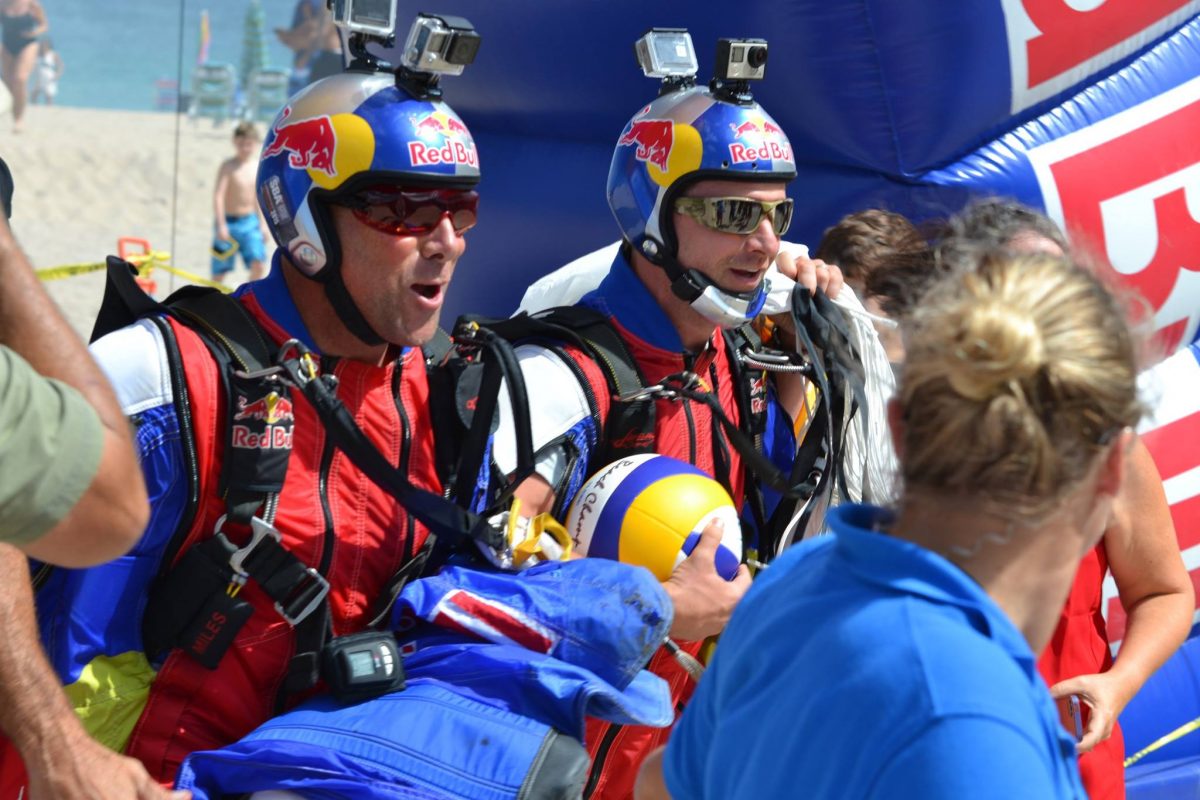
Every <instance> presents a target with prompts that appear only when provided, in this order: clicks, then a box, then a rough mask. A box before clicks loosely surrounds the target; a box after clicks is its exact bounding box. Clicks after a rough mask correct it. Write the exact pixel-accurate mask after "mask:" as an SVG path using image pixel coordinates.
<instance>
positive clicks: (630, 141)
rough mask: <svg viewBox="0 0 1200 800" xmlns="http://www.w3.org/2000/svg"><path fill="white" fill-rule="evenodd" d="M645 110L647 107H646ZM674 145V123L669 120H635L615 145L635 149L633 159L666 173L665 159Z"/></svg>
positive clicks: (669, 155)
mask: <svg viewBox="0 0 1200 800" xmlns="http://www.w3.org/2000/svg"><path fill="white" fill-rule="evenodd" d="M646 108H647V109H648V108H649V106H647V107H646ZM674 144H675V123H674V122H672V121H671V120H669V119H635V120H634V121H633V122H630V123H629V130H627V131H625V133H623V134H621V138H620V140H618V141H617V145H618V146H621V147H634V146H636V147H637V150H636V151H635V152H634V154H633V157H634V158H636V159H637V160H638V161H645V162H647V163H650V164H653V165H654V166H656V167H658V168H659V169H661V170H662V171H663V172H666V171H667V159H669V158H670V157H671V148H672V147H673V146H674Z"/></svg>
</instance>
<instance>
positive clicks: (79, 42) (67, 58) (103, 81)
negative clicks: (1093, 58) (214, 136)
mask: <svg viewBox="0 0 1200 800" xmlns="http://www.w3.org/2000/svg"><path fill="white" fill-rule="evenodd" d="M260 2H261V5H262V8H263V11H264V16H265V21H266V24H265V25H264V26H263V37H264V39H265V40H266V46H267V51H266V52H267V65H268V66H272V67H284V68H288V67H290V66H291V63H292V61H291V57H292V53H291V51H290V50H288V49H287V48H286V47H284V46H283V45H282V44H281V43H280V42H279V40H278V39H277V38H276V36H275V34H274V32H273V29H274V28H277V27H282V28H287V27H289V26H290V24H291V20H292V12H293V9H294V7H295V5H296V0H260ZM41 3H42V7H43V8H45V10H46V17H47V19H48V20H49V23H50V32H49V35H50V38H51V39H52V40H53V42H54V49H55V50H57V51H58V53H59V55H60V56H62V59H63V62H64V64H65V66H66V72H65V73H64V75H63V78H62V80H61V81H60V83H59V94H58V100H57V102H58V103H59V104H60V105H67V106H85V107H90V108H114V109H130V110H137V111H149V110H153V109H154V108H155V107H156V103H157V101H158V95H159V93H160V89H159V88H157V86H156V83H157V82H160V81H177V82H178V85H179V86H181V87H182V89H183V91H184V92H185V93H186V92H187V91H188V90H189V86H190V84H191V74H192V70H193V69H194V68H195V65H196V57H197V53H198V52H199V49H200V18H201V12H202V11H204V10H207V11H208V17H209V26H210V30H211V34H212V36H211V40H210V44H209V62H210V63H212V62H226V63H229V64H232V65H233V66H234V68H235V69H237V68H238V65H239V64H240V63H241V58H242V48H243V46H244V45H243V42H244V40H245V35H246V11H247V9H248V8H249V6H250V0H41Z"/></svg>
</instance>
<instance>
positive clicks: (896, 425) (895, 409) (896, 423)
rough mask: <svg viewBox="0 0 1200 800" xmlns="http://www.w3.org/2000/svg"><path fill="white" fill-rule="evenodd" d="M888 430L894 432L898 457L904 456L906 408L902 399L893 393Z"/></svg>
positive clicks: (893, 441)
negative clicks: (901, 402)
mask: <svg viewBox="0 0 1200 800" xmlns="http://www.w3.org/2000/svg"><path fill="white" fill-rule="evenodd" d="M887 420H888V430H890V431H891V433H892V449H894V450H895V451H896V459H897V460H903V458H904V447H903V442H904V409H903V408H901V407H900V401H899V400H897V399H896V397H895V396H894V395H893V396H892V398H891V399H890V400H888V404H887Z"/></svg>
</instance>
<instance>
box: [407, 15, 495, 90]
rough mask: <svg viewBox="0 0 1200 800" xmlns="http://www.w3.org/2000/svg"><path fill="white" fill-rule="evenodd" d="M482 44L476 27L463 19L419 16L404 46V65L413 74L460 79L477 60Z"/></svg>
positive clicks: (443, 16) (444, 16) (445, 16)
mask: <svg viewBox="0 0 1200 800" xmlns="http://www.w3.org/2000/svg"><path fill="white" fill-rule="evenodd" d="M479 43H480V37H479V34H478V33H476V32H475V28H474V26H472V25H471V23H470V22H468V21H467V20H465V19H464V18H462V17H451V16H447V15H444V14H442V15H435V14H425V13H422V14H418V15H417V19H416V21H415V22H414V23H413V26H412V29H411V30H409V32H408V41H406V42H405V43H404V52H403V57H402V60H401V63H402V64H403V65H404V66H405V67H407V68H408V69H410V70H412V71H414V72H426V73H436V74H441V75H461V74H462V71H463V68H464V67H466V65H467V64H470V63H471V62H472V61H474V60H475V54H476V53H478V52H479Z"/></svg>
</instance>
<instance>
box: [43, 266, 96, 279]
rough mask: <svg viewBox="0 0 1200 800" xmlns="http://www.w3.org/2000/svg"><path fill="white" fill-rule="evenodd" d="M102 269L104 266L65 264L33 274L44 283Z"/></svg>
mask: <svg viewBox="0 0 1200 800" xmlns="http://www.w3.org/2000/svg"><path fill="white" fill-rule="evenodd" d="M102 269H104V264H67V265H65V266H61V267H46V268H45V269H39V270H35V272H36V274H37V276H38V277H39V278H41V279H42V280H44V281H57V280H60V279H61V278H70V277H71V276H72V275H85V274H87V273H89V272H98V271H100V270H102Z"/></svg>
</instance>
